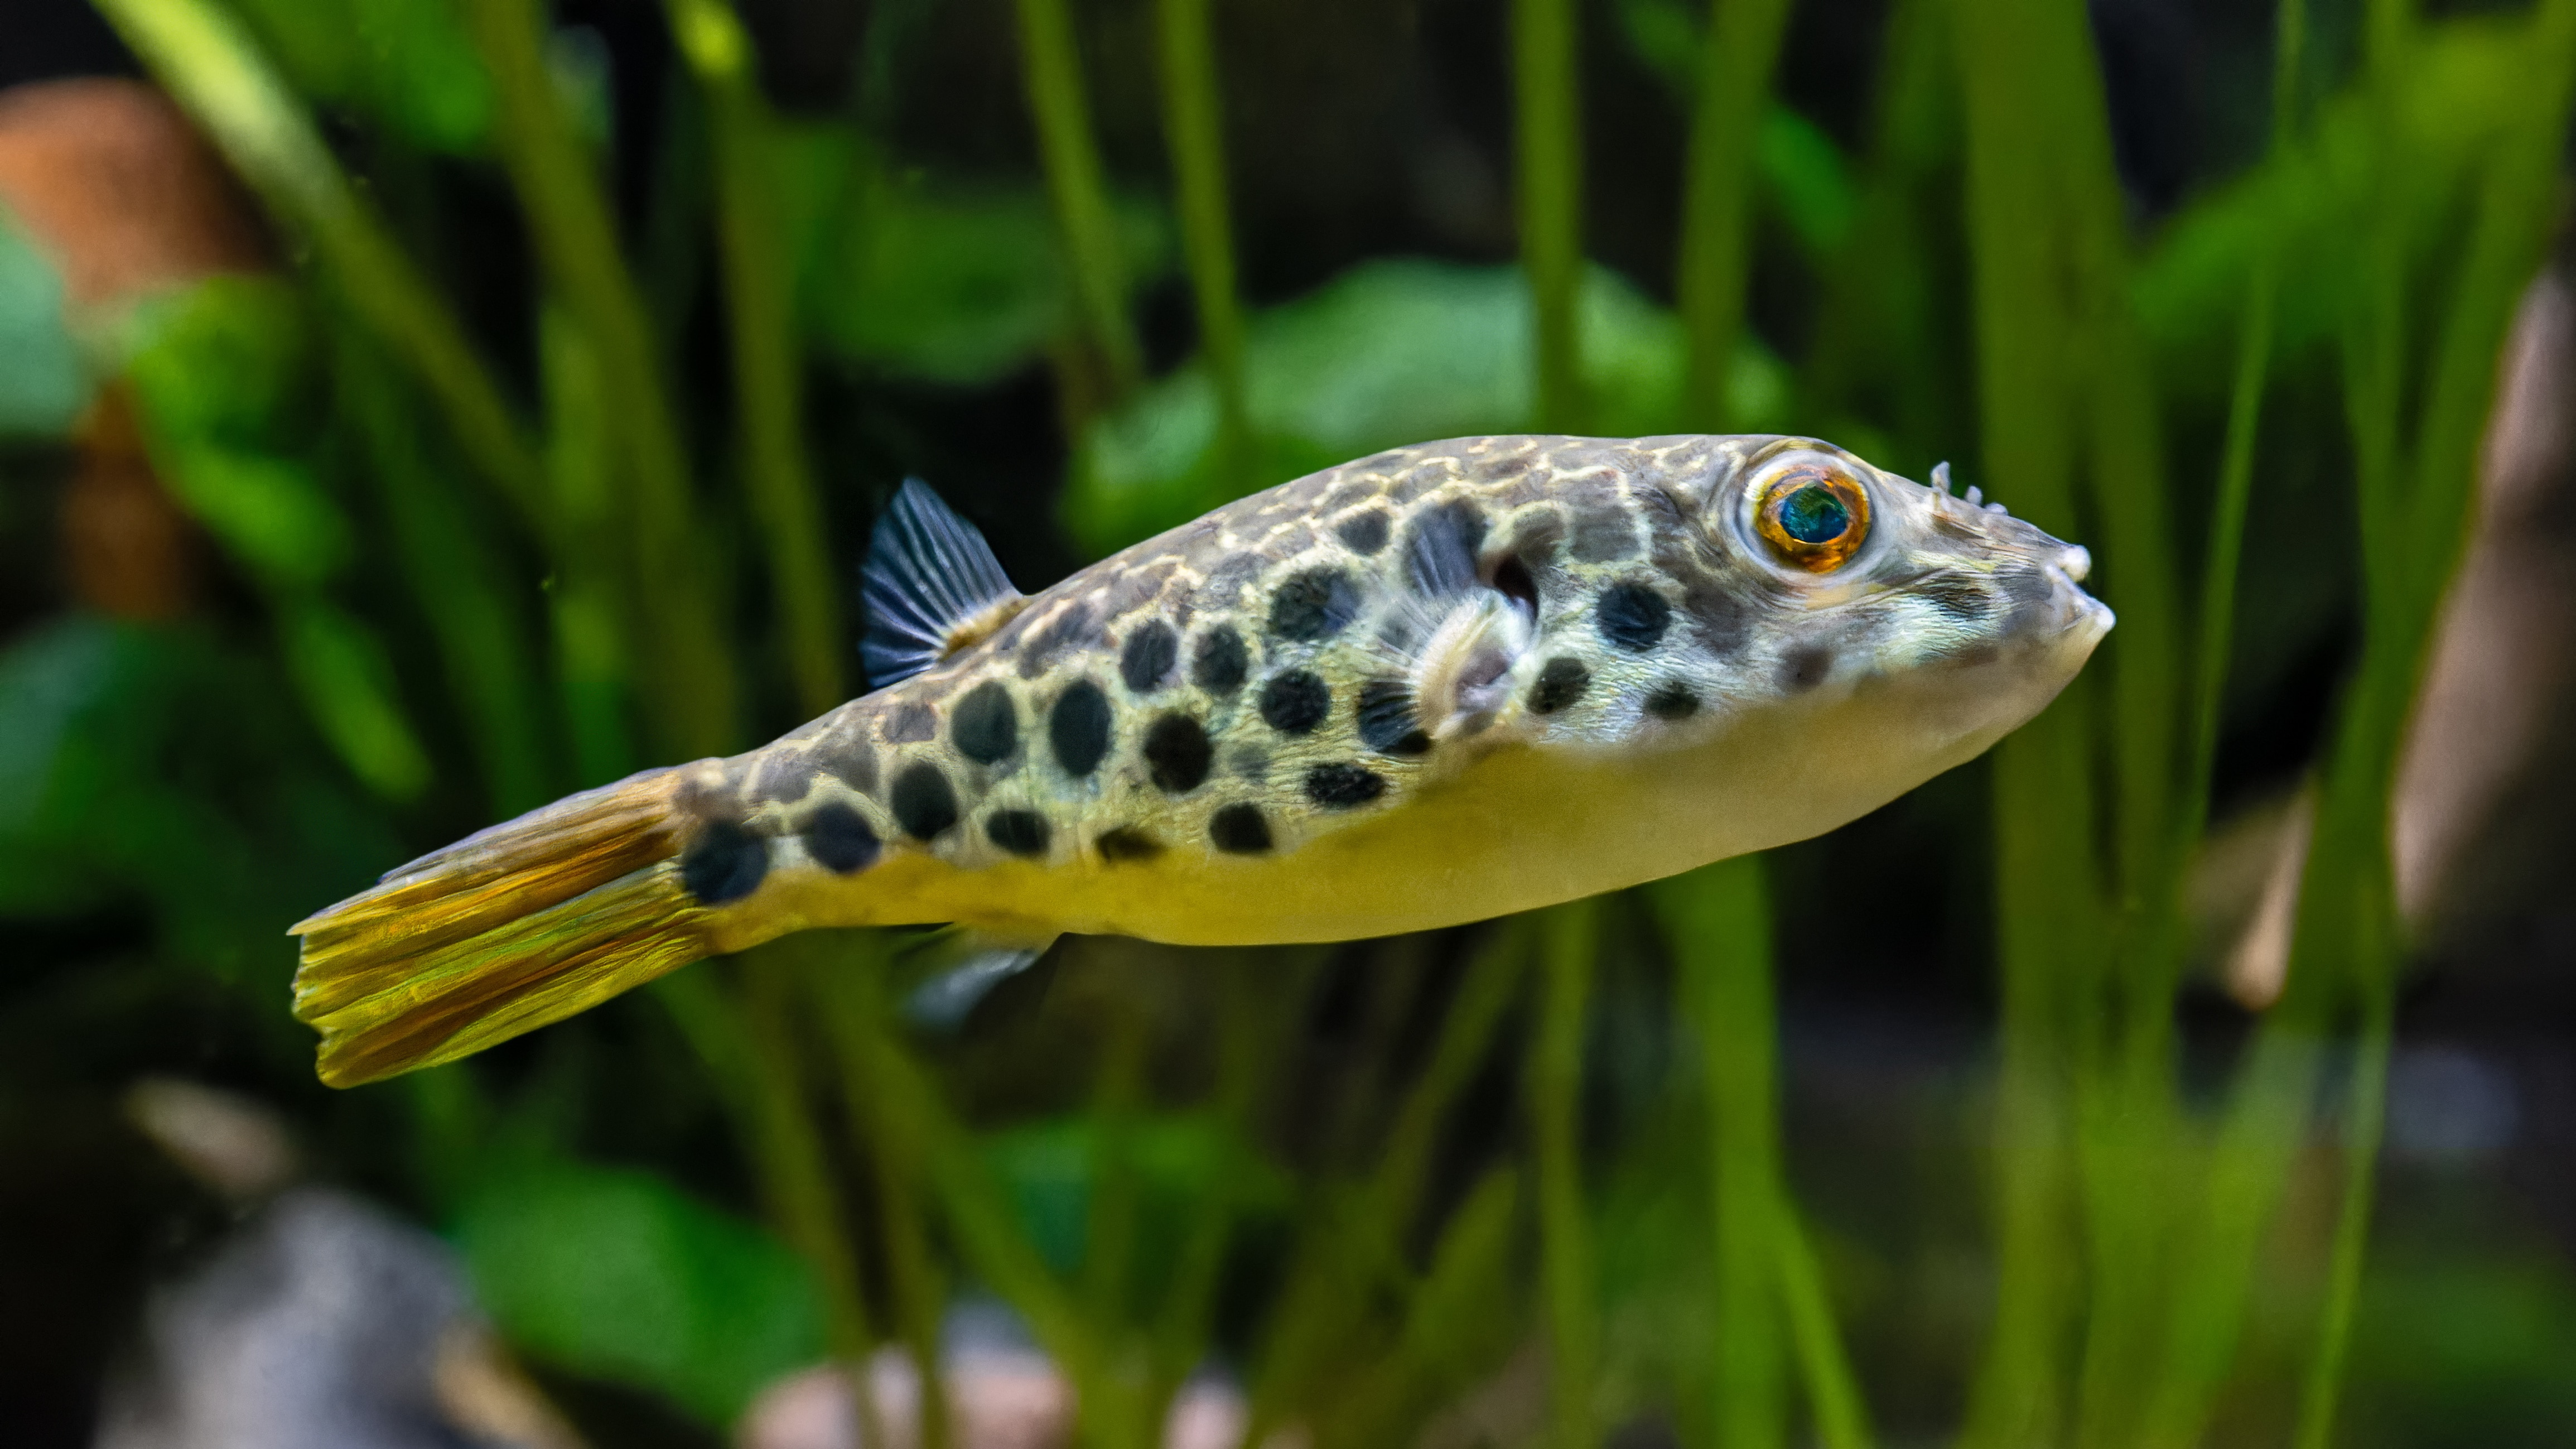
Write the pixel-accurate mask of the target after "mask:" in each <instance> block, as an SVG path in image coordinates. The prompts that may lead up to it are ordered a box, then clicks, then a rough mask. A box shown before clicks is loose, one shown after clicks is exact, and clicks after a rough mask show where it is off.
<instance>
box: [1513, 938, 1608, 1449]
mask: <svg viewBox="0 0 2576 1449" xmlns="http://www.w3.org/2000/svg"><path fill="white" fill-rule="evenodd" d="M1539 931H1540V941H1541V945H1540V948H1539V966H1540V972H1539V974H1540V979H1541V981H1542V983H1543V986H1544V989H1543V991H1542V993H1541V996H1540V1002H1539V1015H1538V1024H1537V1029H1536V1031H1535V1032H1533V1033H1532V1035H1531V1039H1530V1051H1529V1067H1528V1076H1527V1084H1528V1093H1529V1114H1530V1132H1531V1138H1532V1145H1533V1148H1534V1156H1535V1158H1536V1172H1537V1177H1538V1224H1539V1259H1540V1272H1541V1276H1542V1280H1543V1282H1544V1283H1545V1295H1546V1302H1547V1327H1548V1382H1549V1390H1548V1400H1549V1406H1550V1418H1551V1423H1552V1425H1553V1429H1554V1433H1553V1436H1552V1437H1553V1439H1554V1441H1555V1443H1556V1445H1557V1446H1558V1449H1590V1446H1591V1445H1592V1444H1594V1443H1595V1442H1596V1441H1597V1440H1598V1439H1599V1437H1600V1435H1599V1431H1598V1430H1597V1429H1596V1427H1595V1426H1594V1424H1593V1410H1592V1404H1593V1396H1594V1393H1595V1388H1596V1386H1595V1383H1594V1374H1595V1371H1596V1367H1597V1364H1598V1359H1599V1340H1600V1333H1599V1326H1598V1323H1597V1319H1598V1317H1599V1314H1598V1312H1597V1310H1596V1308H1595V1306H1594V1304H1593V1298H1592V1294H1593V1272H1592V1232H1591V1226H1590V1222H1589V1220H1588V1218H1587V1216H1586V1213H1585V1209H1584V1205H1583V1179H1582V1163H1583V1150H1582V1143H1581V1142H1580V1140H1579V1126H1580V1122H1581V1119H1582V1106H1583V1038H1584V1035H1585V1027H1586V1025H1587V1023H1588V1021H1589V1018H1590V1014H1591V1013H1590V1007H1591V1000H1592V970H1593V961H1594V957H1595V956H1596V955H1597V953H1598V952H1599V950H1600V937H1601V924H1600V906H1599V903H1598V902H1597V901H1590V900H1586V901H1575V902H1572V903H1569V904H1567V905H1562V906H1556V907H1553V908H1551V909H1550V910H1549V911H1548V912H1547V913H1546V914H1545V915H1544V916H1543V917H1541V919H1540V924H1539Z"/></svg>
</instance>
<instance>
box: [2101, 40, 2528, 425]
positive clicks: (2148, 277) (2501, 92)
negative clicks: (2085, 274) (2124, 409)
mask: <svg viewBox="0 0 2576 1449" xmlns="http://www.w3.org/2000/svg"><path fill="white" fill-rule="evenodd" d="M2529 46H2530V37H2529V30H2528V27H2526V26H2523V25H2521V24H2518V23H2510V22H2506V21H2500V20H2493V19H2482V20H2475V21H2459V22H2453V23H2449V24H2444V25H2427V26H2424V27H2423V28H2422V30H2421V38H2420V41H2419V42H2418V43H2417V44H2416V45H2415V46H2414V47H2413V49H2412V51H2411V52H2410V55H2409V58H2408V60H2407V63H2406V65H2405V66H2404V67H2402V68H2401V69H2400V72H2399V74H2398V77H2397V80H2398V85H2399V89H2398V92H2397V94H2396V96H2395V97H2394V100H2395V102H2396V103H2395V104H2394V105H2393V106H2391V107H2389V108H2387V109H2386V110H2385V111H2383V110H2382V109H2381V108H2379V107H2378V106H2376V105H2375V104H2374V103H2373V102H2372V101H2371V99H2370V98H2369V97H2368V96H2367V95H2366V94H2364V93H2363V92H2361V91H2359V90H2355V91H2353V92H2350V93H2347V94H2345V95H2343V96H2342V97H2340V98H2338V99H2337V100H2335V101H2334V102H2332V103H2330V104H2329V105H2327V106H2326V107H2325V108H2324V109H2323V110H2322V111H2321V113H2320V114H2319V115H2318V116H2317V118H2316V120H2315V122H2314V124H2313V126H2312V127H2311V128H2310V130H2309V132H2308V134H2307V135H2306V136H2305V138H2304V139H2303V140H2302V141H2301V142H2300V143H2299V144H2296V145H2292V146H2285V147H2283V148H2281V150H2280V152H2279V154H2278V155H2276V156H2275V157H2273V158H2272V159H2270V160H2267V161H2265V162H2264V163H2263V164H2262V165H2260V166H2258V167H2256V168H2254V169H2253V170H2252V171H2250V172H2248V173H2246V174H2245V175H2244V176H2243V177H2241V178H2239V179H2238V180H2236V181H2234V182H2232V183H2230V184H2229V185H2227V186H2225V187H2222V188H2220V189H2219V190H2217V191H2215V192H2213V193H2212V194H2211V195H2209V196H2208V197H2206V198H2204V199H2202V200H2201V201H2199V202H2197V203H2195V204H2194V205H2193V206H2191V207H2190V208H2189V209H2187V210H2185V211H2184V212H2183V213H2182V214H2181V215H2179V216H2177V217H2176V218H2175V219H2174V220H2173V221H2172V222H2170V223H2169V224H2167V226H2166V227H2165V230H2164V233H2163V235H2162V236H2161V237H2160V238H2159V239H2158V240H2157V242H2156V245H2155V247H2154V249H2153V250H2152V251H2150V252H2149V253H2147V255H2146V256H2145V257H2144V259H2143V260H2142V262H2141V264H2140V266H2139V268H2138V271H2137V275H2136V280H2135V283H2134V288H2135V292H2134V295H2135V297H2136V300H2137V314H2138V317H2139V320H2140V323H2141V325H2142V326H2143V327H2144V328H2145V329H2146V332H2147V336H2148V340H2149V341H2150V342H2151V343H2152V344H2154V345H2155V346H2156V347H2157V348H2158V349H2159V351H2161V352H2163V353H2165V354H2166V355H2167V356H2168V357H2169V358H2175V357H2179V358H2180V359H2188V360H2189V365H2181V366H2168V368H2167V371H2168V373H2169V375H2170V376H2171V377H2172V379H2173V381H2174V382H2176V383H2177V384H2180V385H2182V386H2185V387H2191V388H2199V389H2204V390H2207V391H2209V392H2212V393H2215V392H2216V391H2218V390H2221V389H2223V388H2225V387H2226V386H2227V384H2228V382H2229V379H2230V377H2231V376H2232V374H2231V372H2230V370H2229V369H2228V368H2226V367H2224V366H2221V365H2215V362H2214V360H2215V359H2216V358H2218V357H2219V356H2221V355H2223V354H2222V349H2223V348H2225V347H2227V346H2230V345H2232V344H2233V342H2234V341H2235V338H2236V329H2237V324H2238V320H2239V314H2240V312H2241V310H2242V308H2243V306H2244V301H2245V289H2246V284H2247V280H2248V278H2249V277H2250V275H2251V273H2252V270H2253V267H2254V265H2255V263H2256V260H2257V258H2259V257H2260V256H2262V255H2263V254H2264V250H2265V249H2266V248H2271V249H2273V250H2274V252H2275V253H2276V254H2277V255H2279V256H2281V257H2283V258H2286V259H2287V263H2286V265H2284V266H2283V267H2282V270H2281V274H2280V289H2281V290H2280V294H2279V303H2278V308H2279V310H2278V314H2277V324H2276V325H2277V329H2278V330H2277V333H2276V346H2277V347H2278V349H2279V351H2280V353H2281V354H2282V356H2283V358H2284V360H2285V361H2295V360H2296V359H2298V358H2299V357H2301V356H2303V355H2312V354H2313V352H2314V350H2315V349H2316V348H2317V347H2319V346H2320V345H2322V344H2324V343H2325V342H2327V341H2329V340H2331V339H2332V338H2334V337H2335V336H2336V335H2338V333H2339V331H2340V330H2341V329H2342V328H2343V327H2344V326H2346V325H2347V324H2348V322H2349V321H2350V319H2351V318H2352V316H2353V315H2354V309H2355V308H2356V307H2357V306H2358V305H2360V302H2361V299H2362V298H2363V297H2364V296H2365V295H2366V293H2367V288H2366V286H2365V281H2366V278H2365V276H2364V268H2365V267H2366V266H2367V256H2366V252H2367V249H2366V248H2363V247H2360V246H2358V245H2356V244H2355V241H2354V239H2355V238H2357V237H2360V236H2362V235H2364V234H2366V233H2367V231H2368V230H2369V228H2370V227H2371V225H2373V219H2374V218H2377V219H2379V220H2382V221H2393V222H2395V223H2396V225H2397V230H2398V231H2399V232H2400V233H2401V234H2402V235H2403V236H2404V239H2405V248H2406V252H2407V258H2406V259H2407V261H2408V262H2409V263H2410V264H2416V265H2420V264H2422V263H2423V262H2425V261H2428V260H2431V259H2432V258H2433V257H2434V255H2435V254H2436V253H2437V251H2438V250H2439V249H2441V248H2442V247H2444V246H2445V245H2446V244H2447V240H2448V239H2449V238H2450V237H2451V233H2450V231H2449V230H2448V229H2447V228H2448V225H2449V223H2448V222H2447V221H2446V218H2455V217H2456V216H2457V215H2458V214H2459V212H2458V202H2459V198H2460V196H2461V194H2462V190H2463V188H2465V187H2466V186H2467V185H2468V184H2469V182H2470V180H2471V178H2472V176H2473V175H2474V174H2475V172H2476V170H2477V168H2479V167H2480V166H2482V165H2483V164H2484V163H2485V161H2486V160H2487V158H2488V157H2489V156H2490V154H2491V153H2492V152H2493V151H2494V149H2495V147H2496V145H2497V144H2498V143H2499V142H2500V141H2501V140H2503V139H2504V137H2505V136H2506V134H2507V133H2508V132H2509V131H2510V130H2511V129H2512V127H2513V126H2514V125H2515V124H2516V122H2517V121H2518V120H2519V119H2520V117H2521V116H2522V114H2523V112H2524V110H2525V108H2526V107H2527V104H2528V96H2527V92H2528V89H2529V81H2530V74H2529V72H2530V49H2529ZM2392 126H2393V129H2392ZM2392 153H2393V154H2392ZM2392 178H2394V181H2393V182H2392ZM2384 183H2386V184H2384ZM2391 202H2395V203H2397V204H2398V205H2399V206H2400V207H2401V208H2402V214H2400V215H2397V216H2383V213H2384V212H2385V211H2386V210H2387V208H2388V206H2389V204H2390V203H2391Z"/></svg>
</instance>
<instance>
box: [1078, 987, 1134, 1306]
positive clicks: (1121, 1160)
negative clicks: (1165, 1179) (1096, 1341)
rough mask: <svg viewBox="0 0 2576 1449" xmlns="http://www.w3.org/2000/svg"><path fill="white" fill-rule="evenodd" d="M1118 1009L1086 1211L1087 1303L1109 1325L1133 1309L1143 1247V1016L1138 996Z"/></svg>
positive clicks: (1107, 1049)
mask: <svg viewBox="0 0 2576 1449" xmlns="http://www.w3.org/2000/svg"><path fill="white" fill-rule="evenodd" d="M1112 1010H1113V1011H1114V1012H1115V1013H1116V1014H1115V1017H1114V1018H1113V1020H1112V1021H1111V1023H1110V1025H1109V1028H1108V1039H1107V1040H1106V1041H1105V1042H1104V1043H1102V1051H1101V1058H1100V1067H1099V1075H1098V1077H1097V1078H1096V1080H1095V1081H1094V1083H1093V1086H1092V1098H1091V1111H1090V1114H1089V1115H1090V1117H1091V1122H1092V1127H1093V1132H1094V1134H1095V1135H1094V1136H1093V1139H1092V1152H1091V1194H1090V1202H1089V1205H1088V1208H1087V1210H1086V1211H1085V1213H1084V1215H1083V1217H1084V1222H1083V1227H1084V1242H1083V1253H1082V1269H1083V1307H1084V1311H1085V1313H1086V1314H1087V1316H1088V1317H1089V1318H1090V1320H1091V1322H1092V1323H1094V1324H1095V1325H1099V1326H1102V1327H1107V1326H1110V1325H1114V1324H1118V1323H1121V1322H1122V1321H1124V1319H1125V1318H1126V1316H1127V1308H1128V1290H1129V1286H1130V1281H1131V1279H1132V1278H1133V1276H1134V1268H1135V1250H1136V1209H1137V1201H1136V1195H1137V1182H1136V1140H1135V1139H1136V1117H1137V1113H1138V1111H1139V1109H1140V1107H1141V1106H1142V1102H1141V1097H1142V1095H1143V1090H1144V1082H1143V1078H1144V1071H1145V1030H1144V1023H1143V1022H1141V1021H1139V1020H1138V1019H1137V1016H1138V1012H1137V1010H1136V1009H1135V1007H1134V1006H1133V1004H1132V1003H1127V1002H1117V1003H1113V1005H1112Z"/></svg>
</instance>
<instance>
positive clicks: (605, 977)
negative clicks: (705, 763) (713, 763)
mask: <svg viewBox="0 0 2576 1449" xmlns="http://www.w3.org/2000/svg"><path fill="white" fill-rule="evenodd" d="M679 780H680V772H679V771H677V770H652V771H647V772H645V773H644V774H641V775H635V776H631V777H629V778H627V779H625V780H621V781H619V782H617V783H616V784H614V785H606V786H602V787H601V788H599V789H596V790H591V791H587V792H585V793H583V794H580V795H575V796H572V797H571V798H569V799H565V800H561V801H558V802H556V803H555V804H552V805H549V806H546V807H545V808H544V809H541V810H536V811H532V812H530V813H529V814H526V815H523V816H520V817H519V818H518V819H516V820H512V821H509V822H508V823H506V824H502V825H496V826H493V827H492V828H491V829H489V830H486V831H483V832H481V833H480V834H477V835H473V836H469V837H467V838H466V839H464V840H460V841H458V842H457V843H456V844H454V845H451V846H448V847H447V848H446V849H444V850H439V851H434V852H432V853H430V854H428V855H425V856H422V857H421V858H420V859H418V860H416V861H413V862H412V863H411V864H409V865H406V866H403V867H401V868H400V869H397V870H395V871H392V872H390V873H388V874H387V875H386V876H385V878H384V880H383V881H382V882H380V883H379V884H378V885H377V886H376V887H375V888H374V889H373V890H370V891H366V892H364V893H363V894H360V895H355V896H352V897H350V898H349V899H347V900H345V901H342V902H340V903H339V904H338V905H336V906H332V907H331V908H329V909H328V910H325V911H321V912H319V913H317V914H315V915H313V916H311V917H309V918H308V919H305V920H302V921H298V922H297V923H296V924H295V925H294V926H293V927H291V928H290V930H291V931H292V932H293V934H296V935H300V936H302V937H303V938H304V949H303V954H302V959H301V962H300V963H299V964H298V966H297V968H296V972H295V1015H296V1018H297V1019H298V1020H300V1021H303V1022H305V1023H307V1024H308V1025H311V1026H313V1027H316V1028H318V1029H319V1030H320V1031H321V1033H322V1050H321V1062H320V1070H321V1074H322V1080H323V1081H325V1082H328V1083H330V1084H331V1085H332V1086H335V1087H354V1086H356V1085H358V1084H359V1083H361V1082H372V1081H377V1080H379V1079H381V1078H384V1077H390V1076H394V1075H397V1074H399V1073H402V1072H407V1071H410V1070H412V1069H413V1068H415V1067H426V1066H435V1065H436V1064H438V1063H440V1062H447V1061H454V1060H455V1059H456V1058H458V1057H461V1056H466V1055H468V1054H470V1053H473V1052H477V1051H480V1050H482V1049H483V1048H485V1047H487V1046H491V1045H492V1044H494V1043H495V1042H500V1041H505V1040H507V1039H508V1038H510V1037H514V1036H517V1035H518V1034H519V1033H521V1032H523V1031H530V1030H533V1029H535V1028H537V1027H540V1026H543V1025H545V1024H546V1023H548V1022H551V1021H559V1020H561V1019H563V1018H564V1017H567V1016H570V1015H572V1014H573V1013H574V1012H577V1011H581V1010H583V1009H585V1008H587V1007H590V1006H595V1005H597V1004H598V1003H600V1002H602V1001H605V1000H607V999H608V998H609V997H611V996H614V995H616V994H617V993H619V992H621V991H625V990H627V989H629V988H631V987H635V986H640V985H642V984H643V983H645V982H647V981H650V980H652V979H653V978H654V977H656V976H660V975H662V974H664V973H666V972H669V971H674V970H677V969H678V968H680V967H682V966H685V965H687V964H689V963H690V962H692V961H695V960H697V959H699V958H700V957H702V956H705V955H707V954H709V952H710V950H711V948H710V946H709V945H708V944H707V938H706V937H707V933H706V925H707V919H708V915H709V912H708V911H707V910H706V909H705V908H704V907H702V906H700V905H699V904H697V901H696V898H695V897H693V896H692V895H691V894H690V893H689V891H688V889H687V888H686V887H685V886H684V885H682V883H681V879H680V867H679V863H678V861H677V859H676V857H677V856H678V854H679V852H680V846H681V843H682V841H681V836H682V828H683V824H684V821H685V818H686V816H685V812H681V811H677V810H675V809H674V808H673V807H674V798H675V796H676V795H677V793H678V790H679Z"/></svg>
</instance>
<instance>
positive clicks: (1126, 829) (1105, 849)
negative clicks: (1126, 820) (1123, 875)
mask: <svg viewBox="0 0 2576 1449" xmlns="http://www.w3.org/2000/svg"><path fill="white" fill-rule="evenodd" d="M1091 845H1092V848H1093V849H1095V850H1097V851H1099V852H1100V858H1101V859H1102V860H1105V861H1109V862H1111V863H1112V864H1119V863H1123V862H1127V861H1137V860H1152V859H1153V858H1154V857H1156V856H1158V855H1161V854H1162V853H1163V842H1161V841H1159V840H1156V839H1155V838H1154V837H1153V836H1151V835H1148V834H1146V833H1145V832H1144V831H1142V830H1139V829H1137V828H1136V827H1135V826H1133V825H1121V826H1118V827H1117V828H1116V829H1113V830H1104V831H1102V832H1101V833H1100V838H1099V839H1097V840H1095V841H1093V842H1091Z"/></svg>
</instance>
